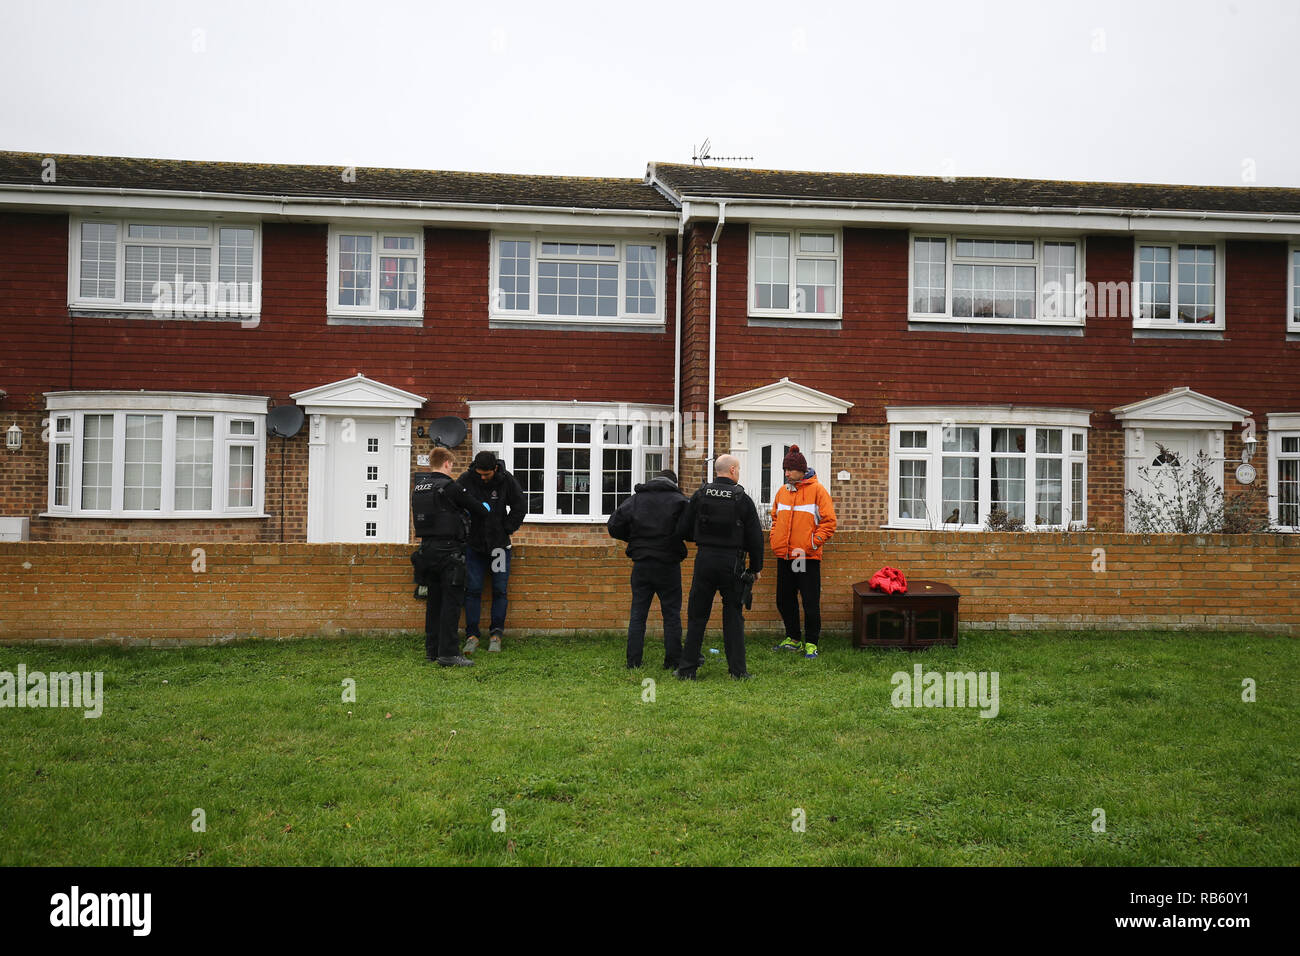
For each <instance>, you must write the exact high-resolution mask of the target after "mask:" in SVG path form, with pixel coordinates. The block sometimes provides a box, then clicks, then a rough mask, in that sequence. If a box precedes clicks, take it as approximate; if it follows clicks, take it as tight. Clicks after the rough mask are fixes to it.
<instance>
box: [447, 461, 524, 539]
mask: <svg viewBox="0 0 1300 956" xmlns="http://www.w3.org/2000/svg"><path fill="white" fill-rule="evenodd" d="M457 482H458V483H459V484H460V486H461V487H462V488H464V489H465V490H466V491H467V492H468V493H469V496H470V497H471V498H473V499H474V500H475V501H476V502H477V503H478V504H477V505H476V506H475V507H473V508H471V509H470V516H471V520H472V522H473V523H472V524H471V525H470V529H469V546H470V547H471V548H473V549H474V550H475V551H478V552H479V553H480V554H490V553H491V552H492V551H493V550H494V549H496V548H508V547H510V536H511V535H512V534H514V533H515V532H516V531H518V530H519V526H520V525H522V524H523V523H524V515H526V514H528V502H527V500H526V499H525V498H524V493H523V490H522V489H521V488H520V487H519V482H518V481H517V480H516V479H515V476H514V475H512V474H510V472H508V471H506V469H505V467H504V466H503V465H497V473H496V474H495V475H493V476H492V477H491V478H489V479H488V480H487V481H484V480H483V479H482V478H480V477H479V476H478V474H477V473H476V472H475V471H474V469H473V468H471V469H470V470H469V471H467V472H465V473H464V474H463V475H461V476H460V478H458V479H457ZM484 503H486V504H487V505H488V506H489V507H490V509H491V510H488V508H484V507H483V505H484Z"/></svg>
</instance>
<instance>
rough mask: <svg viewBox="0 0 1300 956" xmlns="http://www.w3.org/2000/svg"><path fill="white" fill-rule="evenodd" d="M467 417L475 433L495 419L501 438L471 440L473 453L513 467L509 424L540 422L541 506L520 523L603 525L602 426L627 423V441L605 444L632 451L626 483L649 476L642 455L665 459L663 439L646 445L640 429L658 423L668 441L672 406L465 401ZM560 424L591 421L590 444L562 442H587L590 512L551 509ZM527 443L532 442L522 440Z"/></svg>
mask: <svg viewBox="0 0 1300 956" xmlns="http://www.w3.org/2000/svg"><path fill="white" fill-rule="evenodd" d="M469 407H470V421H471V424H472V427H473V429H474V431H473V432H472V434H473V435H474V436H475V438H477V437H478V435H479V430H478V429H479V428H480V426H482V425H485V424H492V425H495V424H500V425H501V426H502V429H501V437H502V440H501V441H500V442H499V443H498V442H492V443H484V442H476V444H475V446H474V450H475V452H478V451H484V450H486V451H491V452H493V453H494V454H495V455H496V456H497V458H499V459H500V460H501V463H502V465H503V467H504V468H505V469H506V470H507V471H509V472H511V473H513V472H514V467H513V466H514V437H515V436H514V426H515V425H516V424H527V423H538V422H540V423H542V424H543V425H544V444H543V447H544V448H545V454H544V464H543V476H544V481H543V502H544V505H543V509H542V511H541V512H540V513H534V512H533V511H531V510H530V511H529V513H528V515H527V516H526V517H525V518H524V520H525V521H526V522H535V523H539V524H597V523H601V524H603V523H604V522H605V521H606V520H607V519H608V518H609V515H610V512H603V510H602V509H603V502H602V500H601V498H602V497H603V494H604V491H603V486H602V481H601V478H602V472H603V460H604V451H605V448H606V447H607V446H606V444H605V436H604V428H603V426H604V425H619V424H622V425H632V426H634V427H633V429H632V443H631V445H630V446H629V445H627V444H624V443H618V442H615V443H612V444H611V445H609V446H608V447H611V448H618V449H627V448H629V447H630V449H631V451H632V478H631V488H632V489H635V488H636V486H637V485H638V484H641V483H643V482H645V481H646V480H647V479H648V478H651V477H653V476H652V475H647V474H646V473H645V471H646V469H645V457H646V455H647V454H654V453H662V454H663V456H664V457H663V461H664V462H665V463H666V462H668V461H669V451H670V446H669V445H668V444H647V442H646V437H647V435H646V428H647V427H650V426H659V425H662V426H663V431H662V433H661V434H660V435H659V436H658V437H659V438H661V440H662V441H663V442H665V443H667V442H670V441H671V440H672V424H671V422H672V408H671V406H666V405H627V404H622V403H607V402H470V403H469ZM561 423H565V424H568V423H574V424H589V425H591V443H590V445H589V446H573V445H570V444H569V443H565V445H564V447H565V448H571V447H590V449H591V458H590V471H589V475H590V477H589V480H588V487H589V489H590V491H589V492H588V493H589V494H590V495H591V504H592V507H594V508H596V509H598V510H597V512H596V513H593V514H586V515H573V514H562V513H561V512H560V511H559V510H558V509H557V508H556V498H557V494H558V488H557V480H556V479H557V475H558V471H559V448H560V444H559V440H558V436H559V426H560V424H561ZM527 444H528V447H537V445H536V444H535V443H527Z"/></svg>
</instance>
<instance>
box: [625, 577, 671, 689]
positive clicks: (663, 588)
mask: <svg viewBox="0 0 1300 956" xmlns="http://www.w3.org/2000/svg"><path fill="white" fill-rule="evenodd" d="M655 595H658V596H659V610H660V611H661V612H662V613H663V616H664V660H665V661H666V662H667V663H669V664H671V665H672V666H673V667H676V666H677V662H678V661H679V660H680V659H681V656H682V566H681V565H680V564H677V563H671V564H669V563H665V562H663V561H634V562H633V563H632V610H631V611H630V612H629V614H628V619H627V663H628V666H629V667H640V666H641V654H642V652H643V651H644V649H645V622H646V618H647V617H649V616H650V603H651V602H652V601H653V600H654V599H655Z"/></svg>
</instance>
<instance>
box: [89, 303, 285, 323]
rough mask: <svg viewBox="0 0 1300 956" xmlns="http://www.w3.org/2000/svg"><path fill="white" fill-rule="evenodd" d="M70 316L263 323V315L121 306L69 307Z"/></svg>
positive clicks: (257, 313) (154, 320) (158, 320)
mask: <svg viewBox="0 0 1300 956" xmlns="http://www.w3.org/2000/svg"><path fill="white" fill-rule="evenodd" d="M68 315H70V316H71V317H72V318H74V319H145V320H148V321H151V322H230V323H235V324H239V325H244V324H247V325H248V326H249V327H250V328H255V327H256V326H257V325H259V324H260V323H261V320H262V315H261V313H260V312H255V313H253V314H252V315H154V314H153V309H124V308H122V307H120V306H113V307H109V308H102V309H100V308H87V307H86V306H77V305H70V306H68Z"/></svg>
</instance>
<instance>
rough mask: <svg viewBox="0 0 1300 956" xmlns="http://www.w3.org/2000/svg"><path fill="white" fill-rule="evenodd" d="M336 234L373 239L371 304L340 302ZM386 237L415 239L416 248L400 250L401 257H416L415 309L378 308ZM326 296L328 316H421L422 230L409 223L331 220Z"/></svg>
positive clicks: (422, 284) (390, 317) (422, 295)
mask: <svg viewBox="0 0 1300 956" xmlns="http://www.w3.org/2000/svg"><path fill="white" fill-rule="evenodd" d="M339 236H369V237H370V238H371V239H372V240H374V242H373V245H372V246H371V252H370V259H371V261H370V292H371V302H372V304H371V305H367V306H360V305H339V304H338V299H339ZM385 236H391V237H394V238H400V239H414V240H415V251H414V252H411V251H410V250H401V251H400V252H399V253H398V256H399V257H400V258H406V259H409V258H412V257H414V258H415V275H416V279H415V308H414V309H381V308H380V307H379V292H380V289H379V275H380V273H379V260H380V259H382V258H383V257H384V250H383V248H382V246H383V241H384V237H385ZM327 258H328V269H329V277H328V280H329V281H328V283H327V287H328V292H327V295H328V298H327V299H326V302H327V305H326V307H325V314H326V316H328V317H330V318H358V317H360V318H382V319H423V318H424V230H423V229H421V228H415V229H412V228H411V227H410V226H409V225H396V224H394V225H392V226H391V227H390V226H387V225H384V224H370V223H361V224H357V225H355V226H354V225H350V224H347V223H330V228H329V255H328V257H327Z"/></svg>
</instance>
